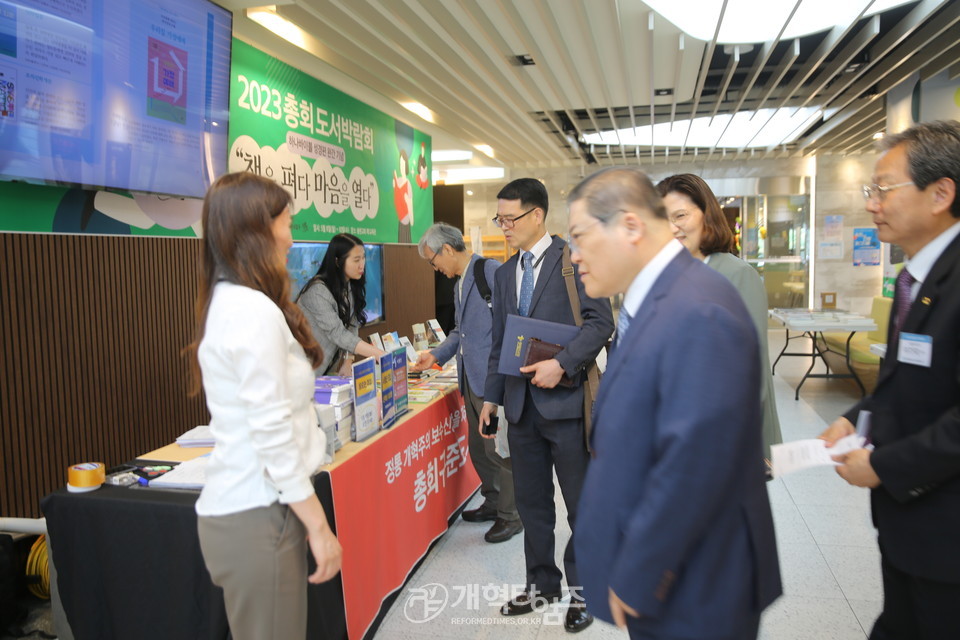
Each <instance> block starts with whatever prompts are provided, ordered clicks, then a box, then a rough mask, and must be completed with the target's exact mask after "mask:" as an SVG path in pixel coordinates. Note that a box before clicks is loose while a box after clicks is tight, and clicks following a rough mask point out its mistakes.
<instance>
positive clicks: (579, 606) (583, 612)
mask: <svg viewBox="0 0 960 640" xmlns="http://www.w3.org/2000/svg"><path fill="white" fill-rule="evenodd" d="M591 624H593V616H592V615H590V612H589V611H587V603H586V602H584V601H583V600H571V601H570V606H569V607H567V615H566V617H565V618H564V619H563V628H564V629H566V630H567V631H569V632H570V633H579V632H580V631H583V630H584V629H586V628H587V627H589V626H590V625H591Z"/></svg>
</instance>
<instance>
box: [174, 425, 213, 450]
mask: <svg viewBox="0 0 960 640" xmlns="http://www.w3.org/2000/svg"><path fill="white" fill-rule="evenodd" d="M177 444H178V445H180V446H181V447H212V446H213V434H212V433H210V425H208V424H201V425H200V426H198V427H194V428H193V429H190V431H187V432H186V433H185V434H183V435H182V436H179V437H178V438H177Z"/></svg>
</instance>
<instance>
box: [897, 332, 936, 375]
mask: <svg viewBox="0 0 960 640" xmlns="http://www.w3.org/2000/svg"><path fill="white" fill-rule="evenodd" d="M932 359H933V338H932V337H931V336H924V335H920V334H919V333H901V334H900V344H898V345H897V360H899V361H900V362H905V363H906V364H915V365H918V366H921V367H929V366H930V362H931V360H932Z"/></svg>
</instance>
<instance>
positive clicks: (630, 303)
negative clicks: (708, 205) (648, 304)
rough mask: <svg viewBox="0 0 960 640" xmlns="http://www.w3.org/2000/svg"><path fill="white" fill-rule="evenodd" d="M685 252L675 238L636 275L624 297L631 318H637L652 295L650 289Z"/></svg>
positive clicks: (624, 304) (625, 307)
mask: <svg viewBox="0 0 960 640" xmlns="http://www.w3.org/2000/svg"><path fill="white" fill-rule="evenodd" d="M683 250H684V248H683V245H682V244H680V241H679V240H677V239H676V238H673V239H672V240H670V242H668V243H667V244H666V245H664V247H663V248H662V249H660V251H658V252H657V255H655V256H653V259H652V260H650V262H648V263H647V266H645V267H644V268H643V269H641V270H640V273H638V274H637V275H636V277H635V278H634V279H633V282H631V283H630V287H629V288H628V289H627V294H626V295H625V296H624V297H623V308H624V309H626V310H627V313H629V314H630V317H631V318H635V317H637V311H639V310H640V305H642V304H643V301H644V300H645V299H646V298H647V294H648V293H650V289H651V288H653V285H654V284H655V283H656V282H657V278H659V277H660V274H661V273H663V270H664V269H666V268H667V265H668V264H670V261H671V260H673V259H674V258H675V257H676V256H677V254H678V253H680V252H681V251H683Z"/></svg>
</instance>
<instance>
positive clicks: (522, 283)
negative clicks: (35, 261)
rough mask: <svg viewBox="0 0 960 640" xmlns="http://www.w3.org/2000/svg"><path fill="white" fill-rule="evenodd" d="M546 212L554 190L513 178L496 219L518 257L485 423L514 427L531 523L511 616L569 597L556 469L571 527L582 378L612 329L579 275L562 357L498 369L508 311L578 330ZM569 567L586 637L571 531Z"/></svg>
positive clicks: (583, 455)
mask: <svg viewBox="0 0 960 640" xmlns="http://www.w3.org/2000/svg"><path fill="white" fill-rule="evenodd" d="M547 208H548V198H547V190H546V188H545V187H544V186H543V184H542V183H541V182H540V181H538V180H535V179H533V178H521V179H519V180H514V181H513V182H511V183H510V184H508V185H507V186H505V187H504V188H503V189H501V190H500V193H498V194H497V215H496V217H495V218H494V222H495V223H496V224H497V226H498V227H500V228H501V229H503V235H504V237H505V238H506V240H507V244H509V245H510V247H512V248H514V249H517V250H518V252H517V254H516V255H514V256H513V257H512V258H510V259H509V260H507V262H506V263H505V264H504V265H503V266H502V267H500V268H499V269H498V270H497V273H496V277H495V285H494V292H495V293H494V297H493V300H494V305H493V340H492V344H491V349H490V363H489V368H488V372H487V380H486V390H485V392H484V404H483V411H482V412H481V414H480V423H481V424H488V423H489V420H490V417H491V416H492V415H495V413H496V408H497V405H501V404H502V405H503V407H504V413H505V414H506V417H507V420H508V421H509V422H510V430H509V431H508V440H509V443H510V455H511V457H512V459H513V480H514V487H515V491H516V499H517V508H518V510H519V511H520V518H521V519H522V520H523V526H524V559H525V562H526V569H527V576H526V588H525V590H524V592H523V593H521V594H520V595H518V596H516V597H514V598H512V599H511V600H510V601H509V602H507V603H506V604H504V605H503V607H502V608H501V609H500V612H501V613H502V614H503V615H505V616H515V615H522V614H526V613H530V612H532V611H535V610H539V609H540V608H541V606H542V605H544V604H545V603H548V602H554V601H556V600H559V599H560V598H561V595H562V592H561V578H562V577H563V573H562V572H561V571H560V569H559V568H558V567H557V565H556V562H555V560H554V548H555V545H556V542H555V533H554V529H555V526H556V517H557V516H556V509H555V506H554V485H553V472H554V470H556V474H557V481H558V482H559V484H560V490H561V492H562V493H563V500H564V503H565V504H566V507H567V521H568V522H569V523H570V528H571V530H572V529H573V528H574V526H575V523H576V517H577V503H578V501H579V499H580V489H581V487H582V485H583V478H584V475H585V473H586V469H587V463H588V461H589V454H588V453H587V449H586V444H585V439H584V438H585V436H584V422H583V411H584V409H583V403H584V400H583V378H584V373H583V372H584V371H585V370H586V369H587V368H588V367H589V366H590V365H591V364H592V363H593V361H594V360H595V359H596V357H597V354H598V353H599V352H600V349H601V348H602V347H603V346H604V345H605V344H606V342H607V340H608V339H609V338H610V335H611V334H612V333H613V315H612V313H611V311H610V302H609V300H607V299H606V298H603V299H597V300H595V299H593V298H590V297H589V296H587V294H586V293H585V292H584V289H583V283H581V282H580V280H579V278H577V277H576V270H575V269H574V273H573V274H572V277H573V279H574V281H575V284H576V291H577V295H578V297H579V301H580V315H581V318H582V327H581V329H580V332H579V333H578V334H577V336H576V337H575V338H573V340H571V341H570V343H569V344H567V345H566V347H565V348H564V349H563V350H562V351H560V352H559V353H557V355H556V356H555V357H554V358H551V359H548V360H542V361H540V362H537V363H536V364H533V365H530V366H528V367H523V368H521V369H520V370H521V371H522V372H524V373H526V374H527V375H529V376H530V378H529V379H527V378H521V377H517V376H504V375H501V374H499V373H498V372H497V369H498V367H497V365H498V362H499V357H500V348H501V345H502V344H503V340H504V327H505V325H506V321H507V315H508V314H514V315H516V314H519V315H523V316H529V317H531V318H539V319H543V320H550V321H552V322H562V323H565V324H570V325H575V324H577V322H576V319H575V318H574V316H573V311H572V309H571V306H570V296H569V294H568V290H567V284H566V281H565V279H564V273H563V260H562V256H563V251H564V248H565V245H566V242H564V241H563V240H562V239H560V238H558V237H551V236H550V235H549V234H548V233H547V229H546V225H545V221H546V217H547ZM568 277H571V276H569V275H568ZM564 373H566V374H567V376H569V377H570V378H571V379H572V380H573V382H574V384H573V386H564V385H558V383H559V382H560V379H561V377H562V376H563V374H564ZM563 564H564V570H565V573H566V578H567V586H568V588H569V590H570V604H569V606H568V607H567V612H566V615H565V618H564V628H565V629H566V630H567V631H569V632H578V631H582V630H583V629H586V628H587V627H588V626H589V625H590V624H591V623H592V622H593V616H591V615H590V613H588V612H587V610H586V606H585V605H584V602H583V599H582V598H583V596H582V595H581V593H580V578H579V575H578V573H577V564H576V559H575V557H574V551H573V536H572V535H571V538H570V542H569V543H568V544H567V548H566V551H565V553H564V563H563Z"/></svg>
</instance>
